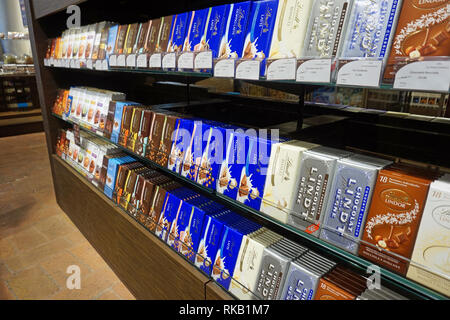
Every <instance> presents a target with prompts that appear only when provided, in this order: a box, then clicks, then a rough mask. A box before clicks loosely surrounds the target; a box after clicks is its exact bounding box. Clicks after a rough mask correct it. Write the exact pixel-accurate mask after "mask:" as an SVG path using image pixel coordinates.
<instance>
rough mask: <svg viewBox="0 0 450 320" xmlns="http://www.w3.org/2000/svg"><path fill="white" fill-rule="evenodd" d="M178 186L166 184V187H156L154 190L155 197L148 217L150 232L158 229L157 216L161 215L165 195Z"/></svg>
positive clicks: (170, 183) (172, 183)
mask: <svg viewBox="0 0 450 320" xmlns="http://www.w3.org/2000/svg"><path fill="white" fill-rule="evenodd" d="M178 186H179V185H178V184H177V183H174V182H172V181H171V182H168V183H167V184H166V185H163V186H158V188H157V189H156V190H155V195H154V199H153V205H152V207H151V208H150V212H149V216H150V221H151V225H150V226H149V229H150V230H152V231H153V230H155V228H156V229H157V228H158V225H157V222H158V220H159V216H160V215H161V211H162V209H163V205H164V199H165V198H166V193H167V192H169V191H171V190H174V189H176V188H178Z"/></svg>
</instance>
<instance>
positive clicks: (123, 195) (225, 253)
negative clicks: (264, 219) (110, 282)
mask: <svg viewBox="0 0 450 320" xmlns="http://www.w3.org/2000/svg"><path fill="white" fill-rule="evenodd" d="M79 138H80V141H79V143H78V144H77V143H76V142H75V137H74V133H73V132H72V131H71V130H67V131H61V132H60V136H59V137H58V145H57V147H56V149H57V154H58V155H59V156H61V157H62V158H64V159H65V160H66V161H67V162H68V163H69V164H71V165H72V166H74V167H76V168H78V170H79V171H81V172H84V174H85V176H87V177H89V175H91V174H92V173H93V172H94V170H95V168H94V169H92V171H91V167H90V165H89V163H90V161H93V158H94V154H95V153H96V151H94V149H95V148H97V149H102V148H106V149H111V152H107V153H105V156H104V160H103V161H102V159H100V158H101V157H100V158H97V160H98V161H99V162H101V163H102V167H103V168H104V171H106V178H104V179H105V180H106V184H105V189H104V191H105V194H107V195H108V196H109V197H110V198H112V199H113V200H114V202H116V203H117V204H118V205H119V206H120V207H122V208H123V209H124V210H125V211H127V212H128V213H129V214H130V215H131V216H133V217H134V218H135V219H136V220H138V221H140V222H141V223H142V224H143V225H144V226H145V227H146V228H148V229H149V230H150V231H152V232H154V234H155V235H156V236H157V237H159V238H161V239H162V240H163V241H164V242H166V243H167V245H169V246H170V247H171V248H172V249H173V250H175V251H177V252H179V253H180V254H182V255H184V256H185V257H186V258H187V259H188V260H189V261H190V262H191V263H192V264H194V265H195V266H197V267H198V268H199V269H200V270H202V271H203V272H204V273H205V274H207V275H208V276H210V277H212V278H213V279H214V280H215V281H216V282H217V283H219V284H220V285H221V286H222V287H224V288H225V289H227V290H228V291H229V292H231V293H233V294H234V295H235V296H236V297H238V298H240V299H270V300H274V299H283V300H312V299H315V300H324V299H327V300H329V299H335V300H354V299H369V300H372V299H373V300H380V299H386V300H387V299H389V300H391V299H395V300H398V299H405V298H404V297H402V296H401V295H399V294H398V293H395V292H393V291H392V290H389V289H388V288H384V287H378V289H376V288H374V289H369V288H368V284H370V282H368V280H367V279H366V278H364V277H362V276H360V275H358V274H357V273H355V272H353V271H351V270H350V269H348V268H344V267H342V266H339V265H337V264H336V263H335V262H333V261H331V260H329V259H327V258H325V257H323V256H321V255H319V254H317V253H315V252H313V251H311V250H309V249H307V248H305V247H303V246H301V245H299V244H297V243H295V242H293V241H291V240H289V239H287V238H284V237H282V236H281V235H279V234H277V233H275V232H273V231H271V230H269V229H267V228H265V227H261V225H259V224H258V223H255V222H253V221H251V220H248V219H246V218H244V217H242V216H240V215H238V214H237V213H235V212H233V211H231V210H229V209H227V208H226V207H224V206H223V205H220V204H218V203H216V202H214V201H212V200H210V199H209V198H207V197H204V196H202V195H200V194H198V193H196V192H195V191H193V190H191V189H189V188H186V187H183V186H182V185H180V184H178V183H176V182H174V181H173V180H171V179H170V178H169V177H167V176H165V175H162V174H161V173H159V172H157V171H155V170H152V169H150V168H148V167H146V166H145V165H143V164H142V163H140V162H138V161H137V160H136V159H134V158H133V157H130V156H127V155H125V154H124V153H122V152H120V150H119V149H118V148H117V147H115V146H114V145H112V144H108V143H107V142H104V141H103V140H101V139H99V138H97V137H94V136H92V135H88V134H86V133H84V132H82V131H81V132H80V137H79ZM74 146H76V147H75V149H77V150H78V151H74V148H73V147H74ZM93 146H95V147H93ZM77 154H78V155H80V154H82V155H83V156H82V157H81V158H80V157H78V156H77ZM86 159H90V160H87V161H85V160H86ZM85 162H86V163H87V164H85ZM93 167H94V165H93ZM95 172H96V171H95ZM94 178H95V180H94V181H96V185H97V186H99V187H100V188H101V183H100V184H99V183H98V182H100V181H101V180H102V179H101V178H99V177H97V175H94ZM98 178H99V179H98ZM94 181H93V182H94Z"/></svg>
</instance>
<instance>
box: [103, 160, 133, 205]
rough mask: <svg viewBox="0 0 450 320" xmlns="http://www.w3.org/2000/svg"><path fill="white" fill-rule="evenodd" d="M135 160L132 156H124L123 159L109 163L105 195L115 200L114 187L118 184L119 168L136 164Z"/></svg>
mask: <svg viewBox="0 0 450 320" xmlns="http://www.w3.org/2000/svg"><path fill="white" fill-rule="evenodd" d="M134 161H135V160H134V159H133V158H132V157H130V156H124V157H121V158H111V159H109V161H108V169H107V172H106V183H105V188H104V193H105V195H106V196H108V197H109V198H110V199H112V198H113V191H114V186H115V184H116V177H117V172H118V170H119V166H120V165H122V164H126V163H130V162H134Z"/></svg>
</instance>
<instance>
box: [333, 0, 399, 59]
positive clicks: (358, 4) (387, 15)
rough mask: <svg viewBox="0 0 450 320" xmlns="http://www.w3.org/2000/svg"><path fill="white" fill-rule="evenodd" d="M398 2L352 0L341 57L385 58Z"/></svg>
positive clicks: (391, 36)
mask: <svg viewBox="0 0 450 320" xmlns="http://www.w3.org/2000/svg"><path fill="white" fill-rule="evenodd" d="M401 3H402V1H401V0H384V1H373V0H354V1H353V7H352V12H351V15H350V19H349V23H348V26H347V28H346V32H345V36H344V38H343V39H342V41H344V42H343V44H342V51H341V54H340V56H341V57H343V58H355V57H364V58H384V57H387V56H388V54H389V49H390V46H391V42H392V38H393V35H394V31H395V30H394V29H395V26H396V24H397V18H398V15H399V12H400V6H401Z"/></svg>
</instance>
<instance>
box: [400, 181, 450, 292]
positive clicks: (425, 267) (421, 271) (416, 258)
mask: <svg viewBox="0 0 450 320" xmlns="http://www.w3.org/2000/svg"><path fill="white" fill-rule="evenodd" d="M406 276H407V277H408V278H410V279H412V280H415V281H417V282H419V283H421V284H423V285H425V286H427V287H430V288H431V289H433V290H436V291H438V292H440V293H443V294H445V295H447V296H450V182H449V179H448V176H447V177H444V178H443V179H440V180H439V181H435V182H433V183H432V184H431V185H430V190H429V192H428V198H427V202H426V205H425V208H424V212H423V215H422V221H421V222H420V226H419V231H418V234H417V238H416V243H415V246H414V250H413V254H412V257H411V263H410V266H409V269H408V273H407V275H406Z"/></svg>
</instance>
